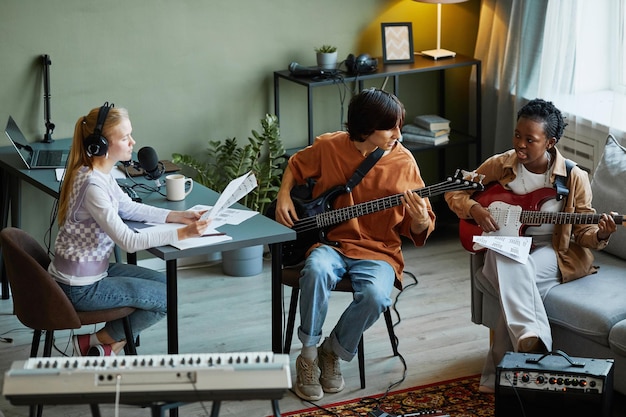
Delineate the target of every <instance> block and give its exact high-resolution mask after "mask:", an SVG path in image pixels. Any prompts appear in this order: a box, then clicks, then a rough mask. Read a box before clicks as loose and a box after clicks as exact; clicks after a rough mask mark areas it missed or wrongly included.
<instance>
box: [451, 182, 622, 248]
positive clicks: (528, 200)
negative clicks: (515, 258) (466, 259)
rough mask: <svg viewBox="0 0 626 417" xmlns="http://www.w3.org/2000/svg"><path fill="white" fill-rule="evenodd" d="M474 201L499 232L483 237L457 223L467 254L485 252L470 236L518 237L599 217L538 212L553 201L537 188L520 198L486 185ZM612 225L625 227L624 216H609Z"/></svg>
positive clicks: (551, 193)
mask: <svg viewBox="0 0 626 417" xmlns="http://www.w3.org/2000/svg"><path fill="white" fill-rule="evenodd" d="M473 198H474V200H476V201H477V202H479V203H480V204H481V205H482V206H483V207H487V210H489V213H491V216H492V217H493V218H494V219H495V220H496V223H498V226H500V229H499V230H496V231H495V232H490V233H484V232H483V231H482V229H481V228H480V227H479V226H478V225H477V224H476V222H475V221H474V220H471V219H461V220H460V221H459V237H460V239H461V245H463V247H464V248H465V249H466V250H467V251H470V252H474V253H475V252H479V251H481V250H485V249H484V248H483V247H482V246H480V245H475V244H474V242H473V238H474V236H480V235H485V236H521V235H523V234H524V231H525V230H526V228H527V227H528V226H538V225H541V224H597V223H598V222H599V221H600V216H601V214H593V213H563V212H551V211H539V208H540V207H541V206H542V205H543V203H545V202H546V201H547V200H550V199H553V198H556V190H555V189H553V188H540V189H538V190H536V191H533V192H531V193H528V194H524V195H520V194H514V193H513V192H511V191H509V190H507V189H505V188H504V187H502V186H501V185H500V184H499V183H494V184H493V185H489V186H488V187H487V188H486V189H485V190H484V191H480V192H477V193H476V194H474V196H473ZM613 220H615V223H617V224H621V225H622V226H626V220H625V219H624V216H621V215H615V216H613Z"/></svg>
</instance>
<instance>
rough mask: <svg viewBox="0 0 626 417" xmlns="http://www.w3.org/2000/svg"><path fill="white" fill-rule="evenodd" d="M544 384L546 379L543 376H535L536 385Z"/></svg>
mask: <svg viewBox="0 0 626 417" xmlns="http://www.w3.org/2000/svg"><path fill="white" fill-rule="evenodd" d="M545 382H546V378H545V377H544V376H543V375H539V376H537V384H544V383H545Z"/></svg>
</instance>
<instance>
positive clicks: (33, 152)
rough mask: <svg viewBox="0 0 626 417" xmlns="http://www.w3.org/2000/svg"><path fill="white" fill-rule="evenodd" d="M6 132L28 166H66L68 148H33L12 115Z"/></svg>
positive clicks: (35, 167) (30, 167)
mask: <svg viewBox="0 0 626 417" xmlns="http://www.w3.org/2000/svg"><path fill="white" fill-rule="evenodd" d="M4 133H5V134H6V135H7V137H8V138H9V140H10V141H11V143H12V144H13V147H14V148H15V150H16V151H17V153H18V155H19V156H20V158H22V161H24V164H26V168H28V169H38V168H65V162H66V161H67V157H68V155H69V151H68V150H61V149H33V148H32V147H31V146H30V145H29V144H28V141H27V140H26V138H25V137H24V135H23V134H22V131H21V130H20V128H19V127H17V123H15V120H13V117H11V116H9V120H8V121H7V127H6V129H4Z"/></svg>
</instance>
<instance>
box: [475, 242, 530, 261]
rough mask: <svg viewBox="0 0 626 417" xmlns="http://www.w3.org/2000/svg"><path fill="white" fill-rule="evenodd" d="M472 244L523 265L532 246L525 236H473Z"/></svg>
mask: <svg viewBox="0 0 626 417" xmlns="http://www.w3.org/2000/svg"><path fill="white" fill-rule="evenodd" d="M473 242H474V243H478V244H479V245H481V246H483V247H485V248H487V249H491V250H494V251H496V252H498V253H499V254H502V255H504V256H507V257H509V258H511V259H513V260H514V261H517V262H519V263H522V264H525V263H526V261H528V254H529V253H530V247H531V244H532V238H531V237H527V236H474V238H473Z"/></svg>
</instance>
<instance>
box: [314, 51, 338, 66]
mask: <svg viewBox="0 0 626 417" xmlns="http://www.w3.org/2000/svg"><path fill="white" fill-rule="evenodd" d="M317 66H318V67H320V68H322V69H328V70H330V69H337V51H335V52H317Z"/></svg>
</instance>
